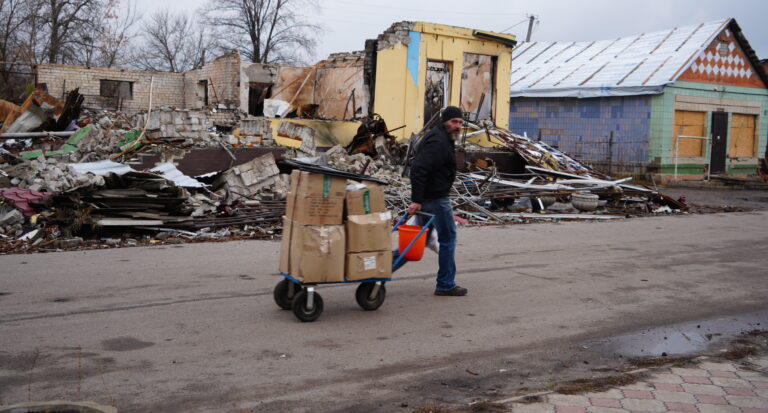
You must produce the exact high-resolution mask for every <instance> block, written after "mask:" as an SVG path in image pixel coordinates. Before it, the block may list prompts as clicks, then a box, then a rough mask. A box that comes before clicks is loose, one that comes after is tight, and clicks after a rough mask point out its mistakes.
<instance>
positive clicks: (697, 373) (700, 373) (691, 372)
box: [672, 367, 709, 377]
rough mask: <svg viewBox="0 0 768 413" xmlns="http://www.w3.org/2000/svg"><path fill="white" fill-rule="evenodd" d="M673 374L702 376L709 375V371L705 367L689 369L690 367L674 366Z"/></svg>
mask: <svg viewBox="0 0 768 413" xmlns="http://www.w3.org/2000/svg"><path fill="white" fill-rule="evenodd" d="M672 374H677V375H678V376H701V377H708V376H709V372H708V371H707V370H704V369H688V368H680V367H673V368H672Z"/></svg>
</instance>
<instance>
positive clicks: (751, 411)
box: [741, 407, 768, 413]
mask: <svg viewBox="0 0 768 413" xmlns="http://www.w3.org/2000/svg"><path fill="white" fill-rule="evenodd" d="M741 412H742V413H768V409H756V408H754V407H742V408H741Z"/></svg>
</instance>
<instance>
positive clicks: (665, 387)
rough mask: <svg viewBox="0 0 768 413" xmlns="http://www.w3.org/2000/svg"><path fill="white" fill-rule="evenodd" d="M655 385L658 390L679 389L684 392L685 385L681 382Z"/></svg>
mask: <svg viewBox="0 0 768 413" xmlns="http://www.w3.org/2000/svg"><path fill="white" fill-rule="evenodd" d="M653 387H655V388H656V390H663V391H678V392H682V391H685V390H683V386H681V385H679V384H672V383H653Z"/></svg>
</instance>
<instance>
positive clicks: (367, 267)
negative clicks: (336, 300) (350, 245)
mask: <svg viewBox="0 0 768 413" xmlns="http://www.w3.org/2000/svg"><path fill="white" fill-rule="evenodd" d="M391 277H392V251H371V252H350V253H348V254H347V275H346V278H347V280H349V281H356V280H365V279H368V278H391Z"/></svg>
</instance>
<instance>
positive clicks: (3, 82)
mask: <svg viewBox="0 0 768 413" xmlns="http://www.w3.org/2000/svg"><path fill="white" fill-rule="evenodd" d="M29 6H30V3H29V2H27V1H24V0H0V99H6V100H15V99H16V98H17V97H18V96H19V95H20V94H21V92H22V91H23V90H24V86H25V85H26V84H27V83H29V82H31V79H32V77H31V65H28V64H26V63H31V62H33V60H32V59H31V58H30V56H29V54H28V53H27V48H26V47H25V44H24V30H23V29H24V27H25V25H26V24H27V21H26V19H27V17H28V16H29V14H30V12H31V10H32V9H31V8H30V7H29Z"/></svg>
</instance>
